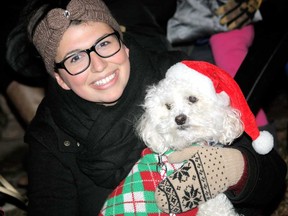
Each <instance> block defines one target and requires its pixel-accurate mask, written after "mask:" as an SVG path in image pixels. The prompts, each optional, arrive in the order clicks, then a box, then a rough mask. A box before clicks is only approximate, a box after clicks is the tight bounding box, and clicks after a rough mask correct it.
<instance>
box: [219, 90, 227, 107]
mask: <svg viewBox="0 0 288 216" xmlns="http://www.w3.org/2000/svg"><path fill="white" fill-rule="evenodd" d="M217 99H218V102H219V103H221V104H222V105H223V106H229V105H230V97H229V96H228V94H227V93H226V92H224V91H222V92H220V93H218V94H217Z"/></svg>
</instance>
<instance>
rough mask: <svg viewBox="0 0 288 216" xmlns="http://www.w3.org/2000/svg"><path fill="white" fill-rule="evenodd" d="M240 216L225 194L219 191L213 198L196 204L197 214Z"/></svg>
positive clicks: (202, 215) (205, 215) (199, 215)
mask: <svg viewBox="0 0 288 216" xmlns="http://www.w3.org/2000/svg"><path fill="white" fill-rule="evenodd" d="M211 215H213V216H240V215H239V214H238V213H237V212H236V211H235V210H234V207H233V205H232V203H231V202H230V201H229V199H228V198H227V197H226V195H225V194H223V193H220V194H218V195H217V196H216V197H215V198H214V199H210V200H208V201H207V202H205V203H203V204H201V205H199V206H198V212H197V216H211Z"/></svg>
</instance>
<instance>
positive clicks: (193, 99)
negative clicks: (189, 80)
mask: <svg viewBox="0 0 288 216" xmlns="http://www.w3.org/2000/svg"><path fill="white" fill-rule="evenodd" d="M188 100H189V102H191V103H196V102H197V101H198V98H197V97H195V96H189V98H188Z"/></svg>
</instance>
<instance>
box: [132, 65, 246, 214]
mask: <svg viewBox="0 0 288 216" xmlns="http://www.w3.org/2000/svg"><path fill="white" fill-rule="evenodd" d="M174 70H175V68H172V70H171V69H170V70H168V72H167V74H166V78H165V79H163V80H161V81H160V82H159V83H157V84H155V85H153V86H150V87H149V88H148V90H147V94H146V98H145V103H144V104H143V108H144V109H145V112H144V114H143V115H142V117H141V119H140V121H139V123H138V125H137V131H138V133H139V135H140V136H141V138H142V139H143V140H144V142H145V144H146V145H147V146H148V147H149V148H150V149H152V150H153V151H154V152H156V153H159V154H163V153H164V152H166V151H167V150H168V149H173V150H182V149H184V148H186V147H190V146H191V145H192V144H198V145H209V146H215V145H220V143H221V144H230V143H231V142H232V141H233V140H234V139H235V138H237V137H239V136H240V135H241V134H242V133H243V131H244V129H243V124H242V122H241V114H240V112H239V111H238V110H237V109H234V108H233V107H231V106H230V98H229V96H228V95H227V94H226V93H225V92H223V91H222V92H221V93H219V94H216V93H215V95H216V97H215V98H211V97H210V96H209V97H208V96H207V91H206V92H205V88H208V87H209V86H207V85H205V84H200V83H198V84H192V85H191V82H190V79H191V78H189V79H187V80H186V81H185V82H183V79H182V78H180V77H179V76H178V75H179V74H178V73H177V74H176V76H175V75H174V73H175V71H174ZM177 70H178V69H177ZM177 76H178V77H177ZM192 79H193V78H192ZM203 88H204V91H203ZM200 215H201V216H202V215H203V216H204V215H207V216H208V215H209V216H211V215H216V216H217V215H219V216H220V215H221V216H226V215H227V216H228V215H229V216H232V215H238V214H237V213H236V212H235V211H234V209H233V206H232V204H231V203H230V201H229V200H228V199H227V197H226V196H225V195H224V194H219V195H218V196H217V197H215V198H214V199H212V200H209V201H208V202H206V203H204V204H202V205H200V206H199V211H198V213H197V216H200Z"/></svg>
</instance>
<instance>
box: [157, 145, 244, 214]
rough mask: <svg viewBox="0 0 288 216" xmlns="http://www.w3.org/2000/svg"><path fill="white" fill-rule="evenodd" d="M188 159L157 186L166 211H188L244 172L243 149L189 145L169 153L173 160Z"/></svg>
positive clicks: (160, 202)
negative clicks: (241, 150)
mask: <svg viewBox="0 0 288 216" xmlns="http://www.w3.org/2000/svg"><path fill="white" fill-rule="evenodd" d="M183 160H188V161H187V162H186V163H185V164H184V165H183V166H182V167H181V168H180V169H178V170H177V171H175V172H174V173H173V174H172V175H170V176H168V177H167V178H165V179H164V180H163V181H162V182H161V183H160V184H159V185H158V187H157V189H156V193H155V197H156V202H157V205H158V207H159V208H160V209H161V210H162V211H164V212H166V213H181V212H186V211H188V210H190V209H192V208H196V207H197V206H198V205H200V204H202V203H204V202H206V201H207V200H209V199H212V198H214V197H215V196H217V195H218V194H219V193H222V192H224V191H226V190H227V189H228V188H229V187H230V186H233V185H235V184H236V183H237V182H238V181H239V180H240V178H241V176H242V174H243V171H244V158H243V156H242V154H241V152H240V151H238V150H236V149H231V148H221V147H200V146H197V147H190V148H188V149H184V150H182V151H178V152H174V153H172V154H171V155H170V156H169V162H170V163H177V162H181V161H183Z"/></svg>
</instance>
